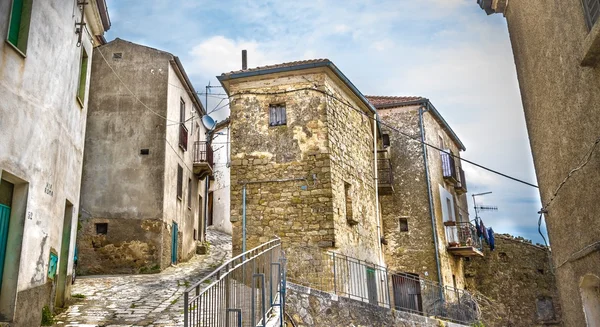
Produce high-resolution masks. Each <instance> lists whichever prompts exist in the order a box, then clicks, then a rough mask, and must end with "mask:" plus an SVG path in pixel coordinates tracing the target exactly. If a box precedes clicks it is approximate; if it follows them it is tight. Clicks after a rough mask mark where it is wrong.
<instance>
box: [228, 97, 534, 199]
mask: <svg viewBox="0 0 600 327" xmlns="http://www.w3.org/2000/svg"><path fill="white" fill-rule="evenodd" d="M300 91H314V92H318V93H321V94H324V95H326V96H328V97H331V98H332V99H334V100H336V101H338V102H340V103H341V104H343V105H345V106H347V107H348V108H350V109H352V110H354V111H356V112H358V113H360V114H362V115H363V116H365V117H367V118H368V119H371V120H373V121H375V122H377V123H379V124H380V125H383V126H385V127H387V128H389V129H390V130H392V131H394V132H396V133H398V134H400V135H403V136H405V137H407V138H409V139H410V140H413V141H415V142H419V143H421V144H424V145H426V146H428V147H430V148H433V149H436V150H439V151H441V152H444V153H446V154H448V155H450V156H452V157H454V158H456V159H458V160H461V161H464V162H466V163H469V164H471V165H473V166H476V167H478V168H481V169H483V170H486V171H488V172H491V173H494V174H496V175H500V176H502V177H505V178H508V179H511V180H513V181H516V182H519V183H522V184H525V185H528V186H531V187H535V188H538V186H537V185H535V184H532V183H528V182H526V181H523V180H521V179H518V178H516V177H512V176H509V175H507V174H504V173H501V172H499V171H497V170H494V169H491V168H488V167H485V166H483V165H480V164H478V163H475V162H473V161H471V160H467V159H464V158H461V157H460V156H457V155H455V154H454V153H452V152H448V151H446V150H444V149H441V148H439V147H437V146H435V145H432V144H429V143H427V142H424V141H422V140H421V139H419V138H418V137H414V136H412V135H410V134H408V133H405V132H403V131H401V130H399V129H398V128H396V127H394V126H391V125H390V124H388V123H385V122H383V121H381V120H380V119H377V118H373V117H371V116H369V115H367V114H366V113H365V112H364V111H363V110H361V109H359V108H355V107H354V106H352V105H351V104H349V103H346V102H345V101H344V100H342V99H340V98H338V97H336V96H335V95H333V94H330V93H328V92H326V91H323V90H320V89H317V88H312V87H304V88H298V89H293V90H284V91H278V92H247V91H244V92H238V93H234V94H231V95H230V98H232V97H234V96H240V95H279V94H286V93H292V92H300Z"/></svg>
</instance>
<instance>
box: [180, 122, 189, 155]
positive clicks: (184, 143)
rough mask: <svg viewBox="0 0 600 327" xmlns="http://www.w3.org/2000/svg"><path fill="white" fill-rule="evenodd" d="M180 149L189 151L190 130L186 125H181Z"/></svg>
mask: <svg viewBox="0 0 600 327" xmlns="http://www.w3.org/2000/svg"><path fill="white" fill-rule="evenodd" d="M179 147H180V148H182V149H183V151H187V148H188V129H187V127H185V124H183V123H182V124H179Z"/></svg>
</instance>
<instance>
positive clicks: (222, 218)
mask: <svg viewBox="0 0 600 327" xmlns="http://www.w3.org/2000/svg"><path fill="white" fill-rule="evenodd" d="M213 135H214V136H213V138H212V144H213V149H214V173H213V178H214V181H211V183H210V188H209V192H208V215H207V216H208V217H207V225H208V226H209V227H210V226H213V228H215V229H217V230H220V231H222V232H224V233H227V234H229V235H231V232H232V230H231V221H230V220H229V216H230V213H229V212H230V204H231V202H230V196H231V195H230V191H231V190H230V187H229V183H230V173H229V172H230V168H229V167H230V164H231V162H230V160H229V149H230V147H229V141H230V140H229V118H227V119H225V120H223V121H220V122H218V123H217V125H216V126H215V129H214V132H213Z"/></svg>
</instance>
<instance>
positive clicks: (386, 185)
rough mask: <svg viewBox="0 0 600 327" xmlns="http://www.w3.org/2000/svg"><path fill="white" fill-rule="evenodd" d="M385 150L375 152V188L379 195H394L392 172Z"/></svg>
mask: <svg viewBox="0 0 600 327" xmlns="http://www.w3.org/2000/svg"><path fill="white" fill-rule="evenodd" d="M387 154H388V152H387V150H379V151H377V156H378V158H377V179H378V180H377V187H378V191H379V195H387V194H392V193H394V172H393V170H392V162H391V161H390V158H388V157H387Z"/></svg>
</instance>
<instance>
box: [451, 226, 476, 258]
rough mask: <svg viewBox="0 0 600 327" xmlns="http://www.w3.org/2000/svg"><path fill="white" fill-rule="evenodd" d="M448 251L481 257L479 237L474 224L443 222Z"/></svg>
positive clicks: (459, 254)
mask: <svg viewBox="0 0 600 327" xmlns="http://www.w3.org/2000/svg"><path fill="white" fill-rule="evenodd" d="M444 225H445V226H446V239H447V240H448V248H447V249H448V252H450V253H452V254H453V255H455V256H459V257H475V256H480V257H483V252H482V250H483V247H482V243H481V238H479V237H478V236H477V230H476V229H475V226H473V224H471V223H469V222H454V221H446V222H444Z"/></svg>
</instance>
